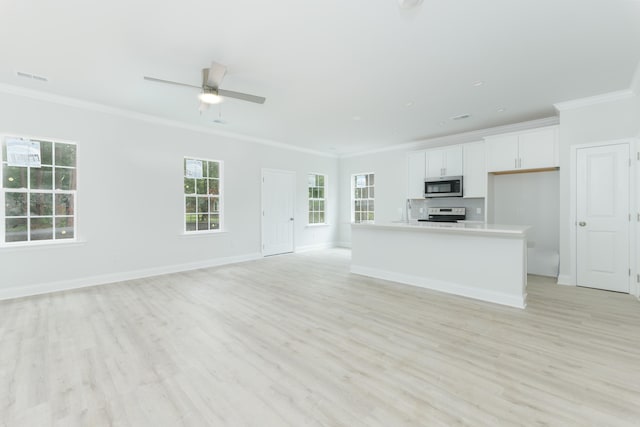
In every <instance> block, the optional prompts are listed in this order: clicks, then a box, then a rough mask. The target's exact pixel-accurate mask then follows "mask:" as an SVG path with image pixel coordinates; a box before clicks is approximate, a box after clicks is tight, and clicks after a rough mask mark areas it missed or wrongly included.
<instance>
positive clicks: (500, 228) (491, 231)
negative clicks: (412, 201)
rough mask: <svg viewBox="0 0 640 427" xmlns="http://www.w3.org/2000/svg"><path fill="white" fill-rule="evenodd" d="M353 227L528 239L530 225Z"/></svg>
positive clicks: (393, 224)
mask: <svg viewBox="0 0 640 427" xmlns="http://www.w3.org/2000/svg"><path fill="white" fill-rule="evenodd" d="M351 225H352V226H353V227H358V228H375V229H389V230H398V231H400V230H406V231H422V232H445V233H461V234H467V235H472V234H481V235H492V236H496V237H498V236H502V237H526V234H527V230H529V229H530V228H531V227H530V226H528V225H502V224H486V223H477V222H458V223H455V222H453V223H452V222H429V221H409V222H406V221H398V222H376V223H352V224H351Z"/></svg>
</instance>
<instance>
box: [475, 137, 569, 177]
mask: <svg viewBox="0 0 640 427" xmlns="http://www.w3.org/2000/svg"><path fill="white" fill-rule="evenodd" d="M484 140H485V142H486V144H487V145H486V150H487V171H488V172H506V171H519V170H530V169H543V168H552V167H557V166H558V165H559V156H558V129H557V127H555V126H554V127H548V128H542V129H537V130H531V131H525V132H519V133H512V134H507V135H496V136H489V137H486V138H485V139H484Z"/></svg>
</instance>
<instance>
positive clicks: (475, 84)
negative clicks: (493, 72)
mask: <svg viewBox="0 0 640 427" xmlns="http://www.w3.org/2000/svg"><path fill="white" fill-rule="evenodd" d="M483 84H484V82H483V81H482V80H478V81H476V82H473V85H474V86H475V87H479V86H482V85H483Z"/></svg>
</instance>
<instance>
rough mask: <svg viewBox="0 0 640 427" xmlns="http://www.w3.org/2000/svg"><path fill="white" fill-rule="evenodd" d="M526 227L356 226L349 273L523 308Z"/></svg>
mask: <svg viewBox="0 0 640 427" xmlns="http://www.w3.org/2000/svg"><path fill="white" fill-rule="evenodd" d="M527 228H528V227H525V226H499V225H491V224H464V223H461V224H446V223H444V224H443V223H387V224H353V225H352V227H351V229H352V230H351V232H352V234H351V239H352V255H351V272H352V273H356V274H361V275H364V276H370V277H375V278H379V279H384V280H391V281H394V282H399V283H405V284H408V285H414V286H420V287H424V288H428V289H434V290H437V291H441V292H447V293H450V294H455V295H462V296H465V297H469V298H475V299H479V300H483V301H489V302H493V303H498V304H504V305H508V306H511V307H518V308H524V307H525V306H526V299H527V294H526V286H527V237H526V230H527Z"/></svg>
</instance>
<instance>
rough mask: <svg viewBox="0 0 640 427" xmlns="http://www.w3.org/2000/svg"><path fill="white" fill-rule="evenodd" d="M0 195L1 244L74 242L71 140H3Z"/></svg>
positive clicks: (74, 222)
mask: <svg viewBox="0 0 640 427" xmlns="http://www.w3.org/2000/svg"><path fill="white" fill-rule="evenodd" d="M2 197H3V201H4V220H3V221H2V225H1V226H0V227H2V239H3V242H4V243H20V242H21V243H25V242H36V241H51V240H74V239H75V236H76V218H75V212H76V144H73V143H63V142H54V141H42V140H35V139H24V138H17V137H5V138H3V141H2Z"/></svg>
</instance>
